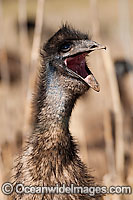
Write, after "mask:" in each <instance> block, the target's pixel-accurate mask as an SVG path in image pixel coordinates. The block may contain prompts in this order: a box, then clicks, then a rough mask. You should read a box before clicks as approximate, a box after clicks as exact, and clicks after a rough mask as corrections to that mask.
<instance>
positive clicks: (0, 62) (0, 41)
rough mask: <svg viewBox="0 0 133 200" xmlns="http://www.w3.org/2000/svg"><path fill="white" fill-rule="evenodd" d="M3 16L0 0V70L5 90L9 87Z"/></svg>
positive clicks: (0, 1)
mask: <svg viewBox="0 0 133 200" xmlns="http://www.w3.org/2000/svg"><path fill="white" fill-rule="evenodd" d="M3 22H4V17H3V2H2V0H0V30H1V37H0V71H1V78H2V83H3V86H5V87H6V88H5V90H6V89H7V88H8V87H9V70H8V61H7V53H6V51H5V38H4V24H3Z"/></svg>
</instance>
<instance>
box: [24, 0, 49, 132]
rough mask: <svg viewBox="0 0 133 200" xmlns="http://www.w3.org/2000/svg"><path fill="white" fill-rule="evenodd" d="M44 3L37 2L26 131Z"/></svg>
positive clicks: (39, 0)
mask: <svg viewBox="0 0 133 200" xmlns="http://www.w3.org/2000/svg"><path fill="white" fill-rule="evenodd" d="M44 3H45V0H38V3H37V12H36V21H35V31H34V38H33V45H32V50H31V61H30V77H29V84H28V91H27V99H26V106H25V127H24V132H25V133H26V132H30V117H31V100H32V93H33V91H34V82H35V74H36V73H35V72H36V69H37V66H38V64H39V61H38V60H39V50H40V42H41V33H42V26H43V13H44Z"/></svg>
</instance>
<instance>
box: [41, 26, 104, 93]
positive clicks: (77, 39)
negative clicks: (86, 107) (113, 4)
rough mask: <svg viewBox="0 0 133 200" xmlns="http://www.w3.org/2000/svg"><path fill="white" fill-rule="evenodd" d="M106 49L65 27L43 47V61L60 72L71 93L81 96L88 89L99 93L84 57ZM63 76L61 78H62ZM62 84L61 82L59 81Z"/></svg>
mask: <svg viewBox="0 0 133 200" xmlns="http://www.w3.org/2000/svg"><path fill="white" fill-rule="evenodd" d="M98 49H106V47H105V46H102V45H100V44H98V43H96V42H94V41H92V40H90V38H89V37H88V35H87V34H83V33H81V32H79V31H77V30H75V29H73V28H71V27H69V26H67V25H65V26H63V27H62V28H61V29H60V30H59V31H58V32H56V33H55V34H54V35H53V36H52V37H51V38H50V39H49V40H48V42H47V43H46V45H44V47H43V51H44V53H43V56H44V60H47V62H49V64H50V66H51V65H52V66H54V69H55V71H58V73H59V72H60V78H61V79H62V80H64V83H63V84H64V85H66V88H67V89H68V90H71V91H72V92H73V93H75V94H78V95H81V94H83V93H84V92H85V91H87V90H88V89H89V88H90V87H91V88H93V89H94V90H96V91H99V90H100V88H99V84H98V82H97V81H96V79H95V77H94V75H93V74H92V73H91V71H90V70H89V68H88V67H87V64H86V59H85V57H86V56H87V55H88V54H89V53H90V52H92V51H94V50H98ZM62 76H63V78H62ZM61 82H63V81H61Z"/></svg>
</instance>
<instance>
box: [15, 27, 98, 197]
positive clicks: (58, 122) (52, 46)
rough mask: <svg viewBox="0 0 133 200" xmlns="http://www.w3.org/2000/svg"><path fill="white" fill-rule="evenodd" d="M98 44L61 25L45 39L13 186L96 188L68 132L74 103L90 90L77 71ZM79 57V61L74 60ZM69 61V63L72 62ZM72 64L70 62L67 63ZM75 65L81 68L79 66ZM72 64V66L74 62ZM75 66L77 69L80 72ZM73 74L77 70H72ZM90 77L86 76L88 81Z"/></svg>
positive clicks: (51, 195)
mask: <svg viewBox="0 0 133 200" xmlns="http://www.w3.org/2000/svg"><path fill="white" fill-rule="evenodd" d="M97 48H99V45H98V44H97V43H95V42H92V41H90V40H89V39H88V36H87V35H86V34H82V33H80V32H79V31H76V30H74V29H72V28H70V27H68V26H63V27H62V28H61V29H60V30H59V31H58V32H57V33H56V34H55V35H54V36H53V37H52V38H51V39H49V40H48V42H47V43H46V45H45V46H44V48H43V51H42V59H43V64H42V66H41V69H40V73H39V80H38V83H37V85H38V90H37V93H36V95H35V98H34V108H35V111H34V113H35V116H34V123H33V131H32V135H31V136H30V137H29V139H28V142H27V145H26V147H25V148H24V150H23V151H22V153H21V155H20V156H19V157H18V159H17V161H16V166H15V167H14V176H13V184H14V185H15V184H16V183H18V182H21V183H23V184H24V185H32V186H35V185H36V186H47V185H48V186H55V185H56V184H59V185H62V184H66V185H67V186H69V185H70V184H71V183H73V184H74V185H77V186H87V187H89V186H95V185H96V183H95V181H94V178H93V177H92V176H91V175H90V174H89V173H88V171H87V168H86V166H85V165H84V164H83V163H82V161H81V160H80V158H79V155H78V148H77V145H76V143H75V142H74V140H73V138H72V136H71V134H70V132H69V119H70V116H71V112H72V109H73V107H74V104H75V101H76V99H77V98H78V97H79V96H81V95H82V94H84V93H85V92H86V91H87V90H88V89H89V87H90V85H91V84H90V85H89V84H88V83H90V82H89V81H88V83H87V82H86V81H85V79H84V78H83V77H82V74H81V71H82V70H84V74H86V73H87V76H89V77H91V78H92V75H91V72H90V71H87V72H86V71H85V70H86V65H85V56H82V54H83V55H84V52H90V51H93V50H95V49H97ZM78 54H80V57H78ZM73 59H74V60H73ZM70 61H72V62H70ZM80 61H82V62H83V64H82V65H81V64H80ZM75 62H76V64H75ZM80 68H81V69H82V70H80ZM76 70H78V71H76ZM88 79H89V78H88ZM92 82H94V83H95V80H93V81H92ZM97 196H98V195H97V194H95V196H94V197H90V196H89V195H88V194H39V195H38V194H27V195H26V194H16V193H15V192H14V193H13V194H12V199H16V200H18V199H22V200H26V199H34V200H43V199H45V200H57V199H58V200H88V199H93V198H94V199H95V200H96V199H98V198H97Z"/></svg>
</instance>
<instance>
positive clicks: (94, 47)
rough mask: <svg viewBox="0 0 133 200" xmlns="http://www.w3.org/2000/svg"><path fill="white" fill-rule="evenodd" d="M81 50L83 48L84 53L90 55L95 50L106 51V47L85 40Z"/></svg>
mask: <svg viewBox="0 0 133 200" xmlns="http://www.w3.org/2000/svg"><path fill="white" fill-rule="evenodd" d="M81 48H82V51H83V52H84V51H86V52H88V53H90V52H92V51H94V50H100V49H105V50H106V47H105V46H103V45H101V44H98V43H97V42H95V41H91V40H84V41H83V43H82V45H81Z"/></svg>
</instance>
